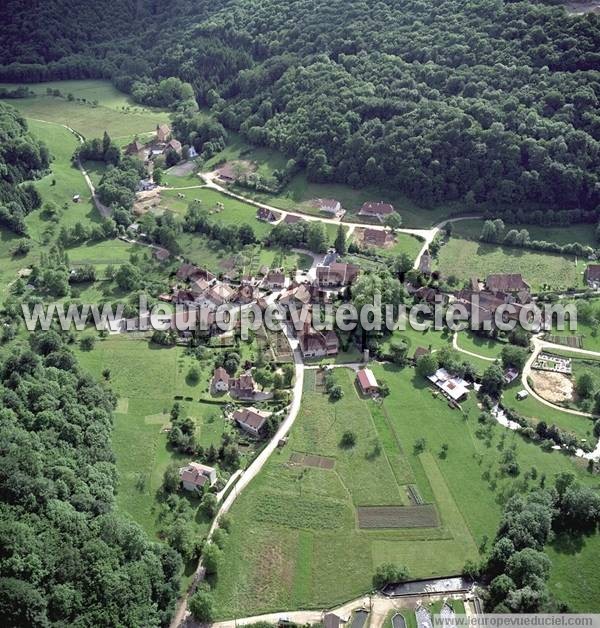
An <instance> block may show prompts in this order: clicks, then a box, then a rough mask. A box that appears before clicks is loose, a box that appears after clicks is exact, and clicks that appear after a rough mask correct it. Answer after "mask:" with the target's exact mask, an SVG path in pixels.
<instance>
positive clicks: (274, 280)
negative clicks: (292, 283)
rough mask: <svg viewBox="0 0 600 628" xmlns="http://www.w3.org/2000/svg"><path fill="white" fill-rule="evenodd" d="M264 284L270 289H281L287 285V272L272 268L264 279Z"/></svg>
mask: <svg viewBox="0 0 600 628" xmlns="http://www.w3.org/2000/svg"><path fill="white" fill-rule="evenodd" d="M263 286H264V287H265V288H268V289H270V290H280V289H281V288H283V287H284V286H285V274H284V273H283V271H282V270H270V271H269V272H268V273H267V274H266V275H265V278H264V279H263Z"/></svg>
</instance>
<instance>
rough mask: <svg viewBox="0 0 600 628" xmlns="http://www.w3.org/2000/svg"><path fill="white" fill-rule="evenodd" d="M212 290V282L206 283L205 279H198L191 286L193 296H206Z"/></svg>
mask: <svg viewBox="0 0 600 628" xmlns="http://www.w3.org/2000/svg"><path fill="white" fill-rule="evenodd" d="M209 288H210V282H209V281H206V279H204V278H203V277H198V279H195V280H194V281H192V282H191V284H190V289H191V291H192V294H197V295H201V294H204V293H205V292H206V291H207V290H208V289H209Z"/></svg>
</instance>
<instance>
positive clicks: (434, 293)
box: [413, 286, 445, 304]
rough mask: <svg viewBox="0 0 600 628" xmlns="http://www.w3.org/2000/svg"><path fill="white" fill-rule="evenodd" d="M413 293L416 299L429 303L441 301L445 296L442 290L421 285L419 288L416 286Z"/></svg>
mask: <svg viewBox="0 0 600 628" xmlns="http://www.w3.org/2000/svg"><path fill="white" fill-rule="evenodd" d="M413 295H414V298H415V300H416V301H420V302H421V303H431V304H433V303H436V301H437V302H439V303H443V302H444V298H445V295H444V294H443V293H442V292H440V291H439V290H436V289H435V288H431V287H429V286H421V287H420V288H417V289H416V290H415V291H414V293H413Z"/></svg>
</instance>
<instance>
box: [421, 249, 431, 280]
mask: <svg viewBox="0 0 600 628" xmlns="http://www.w3.org/2000/svg"><path fill="white" fill-rule="evenodd" d="M431 261H432V260H431V253H430V252H429V249H425V250H424V251H423V255H421V259H420V260H419V272H420V273H422V274H423V275H431Z"/></svg>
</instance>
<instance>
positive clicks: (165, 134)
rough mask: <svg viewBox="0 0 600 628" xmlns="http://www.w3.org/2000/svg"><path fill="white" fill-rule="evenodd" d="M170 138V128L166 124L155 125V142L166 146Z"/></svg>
mask: <svg viewBox="0 0 600 628" xmlns="http://www.w3.org/2000/svg"><path fill="white" fill-rule="evenodd" d="M170 138H171V127H170V126H169V125H168V124H158V125H156V141H157V142H160V143H161V144H166V143H167V142H168V141H169V139H170Z"/></svg>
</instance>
